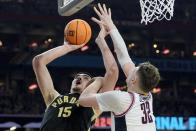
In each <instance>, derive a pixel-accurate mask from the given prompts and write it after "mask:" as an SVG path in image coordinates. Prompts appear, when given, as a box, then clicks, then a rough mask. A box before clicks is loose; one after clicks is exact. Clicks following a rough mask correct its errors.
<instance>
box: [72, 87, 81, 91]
mask: <svg viewBox="0 0 196 131" xmlns="http://www.w3.org/2000/svg"><path fill="white" fill-rule="evenodd" d="M72 90H73V91H74V92H80V91H81V88H80V87H73V88H72Z"/></svg>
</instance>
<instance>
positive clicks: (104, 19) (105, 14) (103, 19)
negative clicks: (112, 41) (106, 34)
mask: <svg viewBox="0 0 196 131" xmlns="http://www.w3.org/2000/svg"><path fill="white" fill-rule="evenodd" d="M98 7H99V10H100V11H98V10H97V8H96V7H94V11H95V13H96V14H97V15H98V16H99V19H100V20H98V19H96V18H95V17H92V20H93V21H94V22H96V23H97V24H99V25H103V26H104V28H105V29H106V30H107V31H110V30H112V29H115V28H116V26H115V25H114V24H113V21H112V18H111V15H112V14H111V9H110V8H109V9H108V10H107V8H106V6H105V4H103V7H102V6H101V4H100V3H99V4H98Z"/></svg>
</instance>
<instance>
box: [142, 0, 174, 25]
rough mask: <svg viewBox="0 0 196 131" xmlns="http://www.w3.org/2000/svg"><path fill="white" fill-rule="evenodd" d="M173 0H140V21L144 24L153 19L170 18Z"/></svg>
mask: <svg viewBox="0 0 196 131" xmlns="http://www.w3.org/2000/svg"><path fill="white" fill-rule="evenodd" d="M174 1H175V0H140V7H141V13H142V14H141V15H142V19H141V23H143V22H144V23H145V24H146V25H147V24H148V22H149V23H152V22H153V21H154V20H155V19H157V20H158V21H160V20H162V19H163V18H165V19H166V20H171V17H173V11H174Z"/></svg>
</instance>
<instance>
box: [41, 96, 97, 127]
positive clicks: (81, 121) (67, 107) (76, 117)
mask: <svg viewBox="0 0 196 131" xmlns="http://www.w3.org/2000/svg"><path fill="white" fill-rule="evenodd" d="M79 96H80V94H77V93H73V94H66V95H60V96H58V97H57V98H56V99H55V100H54V101H53V102H52V103H51V104H50V106H49V107H48V108H47V109H46V112H45V114H44V118H43V120H42V124H41V127H40V131H88V130H90V127H91V125H92V124H94V123H95V120H96V115H95V112H94V111H93V109H92V108H90V107H81V106H79V104H78V99H79Z"/></svg>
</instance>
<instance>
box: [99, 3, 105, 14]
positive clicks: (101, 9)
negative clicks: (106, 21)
mask: <svg viewBox="0 0 196 131" xmlns="http://www.w3.org/2000/svg"><path fill="white" fill-rule="evenodd" d="M98 7H99V10H100V11H101V14H105V12H104V11H103V8H102V7H101V4H100V3H98Z"/></svg>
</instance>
